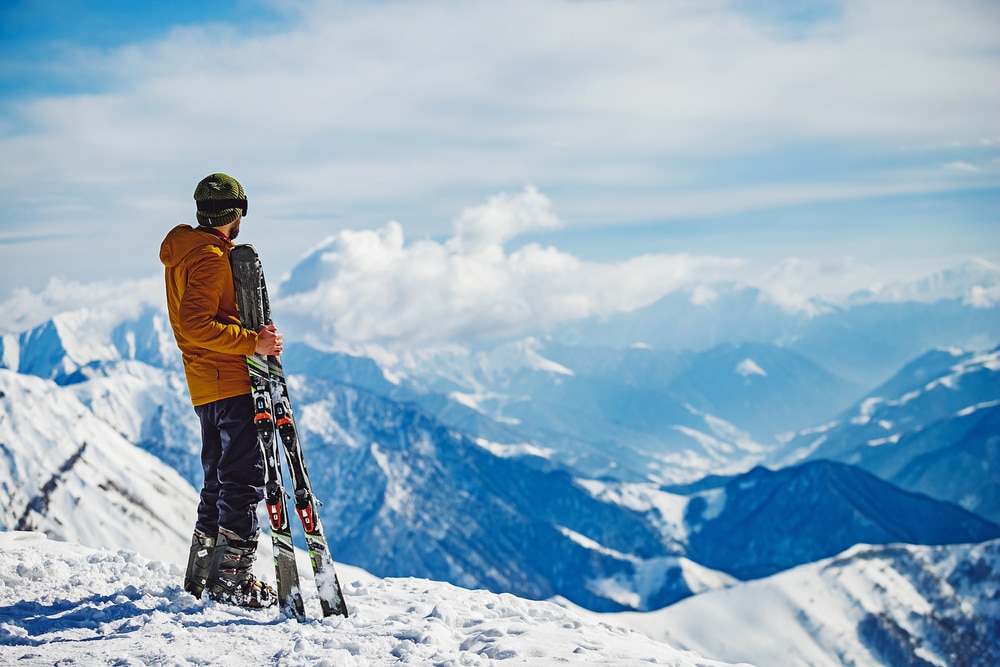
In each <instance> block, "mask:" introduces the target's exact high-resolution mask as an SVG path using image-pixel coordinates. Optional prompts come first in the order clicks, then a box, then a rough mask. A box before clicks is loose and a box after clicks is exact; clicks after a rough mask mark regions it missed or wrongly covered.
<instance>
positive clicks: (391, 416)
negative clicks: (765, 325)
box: [0, 288, 1000, 664]
mask: <svg viewBox="0 0 1000 667" xmlns="http://www.w3.org/2000/svg"><path fill="white" fill-rule="evenodd" d="M720 289H721V288H720ZM745 297H747V295H746V294H743V295H742V296H741V298H745ZM734 298H735V297H734ZM721 299H722V297H720V299H719V300H716V301H714V303H719V301H720V300H721ZM756 303H757V304H758V306H760V307H761V308H765V309H766V308H769V307H770V306H768V305H767V304H766V302H760V301H759V299H758V301H756ZM895 305H899V306H901V307H903V306H905V308H903V309H902V310H901V311H899V312H909V313H916V315H913V317H912V318H911V319H909V320H905V318H904V320H905V322H906V326H909V327H912V328H914V330H915V331H916V333H914V336H913V337H914V338H915V339H920V340H929V339H930V338H933V337H934V336H933V335H931V334H932V333H933V334H934V335H938V334H941V335H942V336H943V335H944V334H943V333H942V332H943V331H945V329H947V327H943V328H942V327H940V326H939V327H938V328H937V329H934V331H936V332H937V333H934V331H931V330H932V329H933V327H929V325H928V326H925V325H922V324H920V322H921V321H923V320H924V319H928V318H930V319H933V317H944V316H945V315H947V313H949V312H952V311H953V310H954V309H956V308H957V309H958V310H960V311H962V312H963V313H965V314H966V315H967V316H968V317H967V318H966V320H965V324H964V325H962V327H960V328H962V330H963V332H964V333H963V334H962V337H963V338H962V340H965V341H968V340H972V339H974V338H976V337H977V336H978V337H980V338H982V339H989V338H990V336H994V334H993V333H991V332H992V329H991V328H990V327H991V326H995V325H994V324H993V323H994V322H995V321H996V315H997V311H998V309H997V308H996V306H989V307H984V306H983V304H981V303H980V304H972V303H963V302H961V301H956V300H945V301H937V302H931V303H919V302H914V303H910V304H878V303H872V302H865V303H863V304H860V305H853V306H850V305H848V306H844V309H843V310H842V311H836V312H833V311H824V313H825V314H819V315H815V314H814V315H813V316H812V318H811V319H806V320H803V321H801V322H799V324H798V325H797V327H798V328H797V331H799V332H800V333H801V332H803V331H806V330H807V329H810V328H813V327H815V329H814V331H813V332H812V333H810V334H809V335H808V336H804V337H799V336H786V335H784V334H782V335H781V336H779V337H777V338H768V339H767V340H731V341H720V342H718V344H715V345H710V346H707V347H701V348H692V349H673V348H668V347H663V348H659V347H657V346H655V345H654V344H652V343H649V342H647V341H637V340H635V339H630V340H631V342H629V343H628V344H627V345H624V346H621V347H616V346H613V345H610V344H599V343H601V341H600V340H598V339H594V340H590V339H588V340H587V345H583V344H581V343H580V342H579V341H577V342H572V341H571V340H569V337H568V334H567V332H566V331H563V332H549V333H548V334H545V335H538V336H529V337H526V338H522V339H518V340H506V341H498V342H496V343H489V344H487V343H480V344H477V345H475V346H471V345H470V346H445V347H439V348H434V349H425V350H410V351H406V352H405V353H401V352H400V351H398V350H389V349H379V348H375V347H369V348H368V349H367V350H365V354H359V350H357V349H350V348H348V347H347V346H343V345H329V346H321V347H313V346H307V345H304V344H290V345H289V346H288V349H287V352H286V359H285V361H286V369H287V370H288V371H289V373H290V374H291V377H290V389H291V392H292V398H293V401H294V405H295V409H296V417H297V422H298V426H299V429H300V431H301V435H302V439H303V448H304V450H305V452H306V456H307V459H308V462H309V467H310V471H311V472H312V475H313V485H314V488H315V490H316V492H317V495H318V496H319V497H320V499H321V500H322V501H323V503H324V506H323V509H322V512H323V517H324V523H325V524H326V525H327V528H328V531H329V532H330V533H331V547H332V550H333V552H334V554H335V558H337V559H338V560H339V561H341V562H347V563H352V564H355V565H358V566H361V567H364V568H365V569H367V570H368V571H370V572H372V573H373V574H375V575H378V576H418V577H423V578H427V579H439V580H444V581H450V582H452V583H455V584H458V585H461V586H464V587H467V588H486V589H489V590H492V591H497V592H513V593H516V594H518V595H521V596H524V597H528V598H534V599H545V598H553V599H561V600H565V601H567V604H575V605H579V606H581V607H585V608H588V609H591V610H595V611H601V612H613V611H620V610H628V609H631V610H641V611H649V610H654V609H660V608H663V607H668V608H670V607H669V606H670V605H675V606H676V605H677V604H678V603H679V601H681V600H685V599H691V600H697V599H700V598H702V597H703V596H707V595H710V594H711V595H718V594H721V593H722V592H724V591H725V590H728V589H732V590H744V589H745V587H748V586H753V585H754V584H752V583H742V582H756V581H770V580H771V579H772V578H774V577H780V576H782V575H783V574H786V573H789V572H794V571H798V570H797V569H796V568H801V567H803V566H805V567H811V566H809V565H808V564H810V563H815V562H817V561H820V560H821V559H829V558H836V557H838V555H840V554H845V553H846V554H849V556H845V557H849V560H850V561H851V562H852V563H853V562H855V561H857V562H861V561H863V560H864V558H865V556H863V555H862V554H863V553H865V552H863V551H858V550H857V548H855V545H858V544H874V545H892V544H910V545H949V544H965V543H973V544H977V543H984V542H986V541H988V540H993V539H996V538H997V537H1000V526H998V525H997V521H998V517H997V509H996V508H997V496H996V494H997V491H996V488H997V484H996V481H997V472H996V471H997V467H996V449H997V447H996V444H997V443H996V438H997V433H998V430H997V421H996V420H997V409H998V406H1000V382H998V380H997V378H998V377H1000V376H998V375H997V373H998V372H1000V362H998V355H1000V350H998V349H997V348H996V346H995V344H996V340H997V338H1000V336H994V337H993V339H992V340H993V345H992V346H991V347H985V348H983V347H980V348H977V349H974V350H961V349H958V348H957V347H954V345H956V339H955V338H950V339H948V341H946V342H947V344H948V345H951V346H952V347H945V348H933V347H931V348H928V349H925V350H922V351H921V352H920V353H919V354H918V355H916V356H914V357H911V358H910V359H909V360H904V361H903V362H901V363H900V364H899V365H898V366H897V371H898V372H896V373H895V374H889V375H886V376H885V377H880V378H879V380H878V381H877V382H871V381H867V380H866V378H869V379H870V376H871V377H873V376H874V375H876V374H877V373H876V372H875V371H874V370H869V372H868V373H858V372H856V366H857V365H861V366H863V365H864V364H863V363H862V361H858V360H863V359H865V358H866V357H867V356H868V355H869V354H870V353H871V351H870V349H869V350H867V351H864V350H862V351H859V352H857V354H856V356H855V361H852V362H849V363H847V364H846V365H845V366H844V367H838V368H837V372H836V373H834V372H831V371H830V370H828V368H829V367H828V366H827V365H825V364H824V363H822V361H821V359H822V355H821V354H819V352H820V351H822V349H824V348H823V346H822V345H818V344H816V345H814V344H810V345H802V344H801V341H802V340H807V341H809V340H812V341H819V340H823V339H824V336H829V337H830V338H831V339H832V338H836V336H834V334H833V333H831V332H832V331H835V330H836V329H837V327H838V326H842V325H843V324H844V323H845V322H849V321H850V322H856V321H860V319H866V320H867V321H868V322H869V327H868V329H867V331H868V332H869V334H871V332H872V331H878V332H880V333H879V334H878V336H876V340H877V342H876V343H874V344H873V347H875V348H879V347H880V346H881V345H883V342H882V339H883V338H889V337H891V336H892V335H897V336H903V335H904V333H903V332H901V331H899V330H898V328H899V327H900V326H901V325H900V324H899V323H898V322H896V321H895V320H894V319H893V318H894V317H895V315H893V314H892V313H890V312H889V311H888V310H883V311H882V312H883V314H882V315H880V316H878V317H876V316H864V317H861V316H860V315H859V314H858V311H857V309H858V308H865V309H868V308H871V309H875V310H877V309H880V308H888V309H891V308H892V307H894V306H895ZM654 306H655V307H651V310H648V311H647V312H637V313H635V317H636V321H635V322H634V323H633V329H634V331H638V330H639V329H640V328H641V327H639V326H638V324H640V323H641V322H643V321H645V320H646V319H649V321H652V319H653V314H654V313H655V312H656V311H657V309H659V308H662V307H663V304H662V303H661V304H656V305H654ZM838 312H839V313H840V314H839V315H838V314H837V313H838ZM873 312H874V311H873ZM981 313H985V314H986V315H991V316H992V318H993V319H992V320H991V319H990V318H988V317H987V318H985V319H984V318H982V317H980V315H981ZM722 314H723V311H721V310H720V311H719V312H718V313H717V315H722ZM897 314H898V313H897ZM824 317H825V318H829V319H826V320H825V322H826V324H825V325H824V324H823V321H821V319H822V318H824ZM852 318H860V319H858V320H855V319H852ZM764 319H766V318H762V319H761V322H763V321H764ZM987 321H988V322H989V324H983V323H985V322H987ZM880 322H881V323H887V322H891V326H890V325H889V324H885V327H883V328H879V327H882V324H878V323H880ZM969 322H978V323H979V324H969ZM980 324H983V326H980ZM594 326H598V324H597V323H595V324H594ZM601 326H606V327H612V328H614V326H617V325H616V323H614V322H605V323H602V324H601ZM692 326H693V325H692ZM748 326H749V324H748ZM921 327H923V328H921ZM963 327H964V328H963ZM581 331H582V329H581ZM894 331H895V333H893V332H894ZM824 332H825V333H824ZM928 332H931V333H928ZM821 334H822V335H821ZM945 337H946V338H947V336H945ZM598 338H599V337H598ZM911 344H915V343H913V342H912V340H909V339H908V342H907V343H906V345H904V347H906V346H909V345H911ZM0 366H2V367H3V368H0V392H2V395H0V406H2V409H3V412H0V475H2V476H3V477H2V480H0V484H2V488H3V489H4V492H5V502H4V510H3V512H4V513H3V528H4V529H5V530H12V529H17V528H30V529H39V530H44V531H45V532H47V533H49V534H50V535H52V536H54V537H58V538H60V539H66V540H71V541H78V542H80V543H82V544H89V545H92V546H109V545H110V546H118V547H125V546H130V547H131V548H138V549H140V550H141V551H143V552H144V553H151V554H155V555H157V556H158V557H163V554H170V556H169V557H170V558H172V559H174V560H175V562H178V563H180V562H183V559H184V558H186V546H187V540H188V537H189V535H190V529H191V525H192V522H193V513H194V506H195V503H196V498H195V491H194V489H195V488H197V487H198V486H200V482H201V479H200V476H201V471H200V469H199V466H198V465H197V451H198V448H199V436H198V433H197V429H196V425H197V420H196V419H195V418H194V415H193V412H192V411H191V408H190V403H189V400H188V397H187V393H186V387H185V384H184V379H183V374H182V372H181V371H180V366H179V359H178V355H177V353H176V349H175V347H174V346H173V341H172V337H171V334H170V332H169V328H168V327H167V326H166V320H165V316H164V314H163V313H162V312H161V311H159V310H158V309H156V308H150V309H146V310H144V311H142V312H140V313H138V314H136V315H134V316H131V317H127V318H124V319H123V318H120V317H119V318H115V317H112V316H110V315H109V314H108V313H107V312H105V311H102V310H100V309H99V308H81V309H79V310H76V311H70V312H66V313H61V314H59V315H56V316H55V317H54V318H52V319H51V320H49V321H47V322H45V323H43V324H41V325H40V326H37V327H33V328H30V329H27V330H24V331H19V332H5V333H4V334H3V335H2V337H0ZM845 368H847V371H844V369H845ZM852 369H854V370H852ZM765 466H767V467H765ZM852 548H855V551H851V549H852ZM886 548H889V547H886ZM913 548H914V549H917V547H913ZM970 553H971V552H969V553H965V554H964V555H963V556H962V559H965V560H969V559H971V560H975V558H977V557H974V556H973V555H970ZM977 553H978V552H977ZM880 558H881V556H880ZM845 562H846V561H845ZM969 567H970V568H971V569H970V570H969V571H968V572H967V573H965V575H961V576H966V575H967V577H966V578H967V579H969V580H970V581H971V577H973V576H974V575H975V572H976V571H977V570H976V569H975V565H974V563H973V564H971V565H969ZM960 574H961V573H960ZM817 576H819V575H818V574H815V573H814V574H812V575H810V577H812V578H814V577H817ZM955 576H956V577H959V576H960V575H958V574H957V575H955ZM764 578H766V579H764ZM959 588H960V587H959ZM712 591H716V593H711V592H712ZM962 595H964V593H963V594H962ZM682 604H683V603H682ZM810 613H812V612H810ZM816 613H817V614H819V611H816ZM983 613H986V612H983ZM986 617H987V618H995V615H994V616H993V617H990V616H989V614H988V613H986ZM809 618H813V617H812V616H809ZM816 618H817V619H818V620H816V621H815V623H817V624H819V625H822V622H823V621H822V615H821V614H820V615H819V616H817V617H816ZM893 618H895V617H893ZM884 620H885V619H882V618H881V617H878V618H876V619H875V620H873V621H867V622H866V624H865V628H866V629H865V630H864V631H865V632H868V633H869V634H870V635H871V636H872V637H883V638H884V637H886V636H891V637H895V636H897V635H898V632H896V630H894V629H893V628H895V627H896V625H899V621H898V620H892V622H889V621H885V622H884V623H883V621H884ZM890 620H891V619H890ZM893 623H895V624H896V625H893ZM817 627H818V626H817ZM858 627H859V628H860V627H861V626H860V625H859V626H858ZM810 632H811V633H812V634H810V636H811V637H816V636H819V634H822V632H821V631H820V630H817V628H816V627H812V628H811V630H810ZM859 632H860V630H859ZM887 633H888V634H887ZM893 633H896V634H893ZM873 641H874V640H873ZM867 645H868V644H866V646H867ZM859 664H860V663H859ZM931 664H936V663H934V662H933V661H931Z"/></svg>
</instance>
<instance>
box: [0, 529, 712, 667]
mask: <svg viewBox="0 0 1000 667" xmlns="http://www.w3.org/2000/svg"><path fill="white" fill-rule="evenodd" d="M299 557H300V560H301V562H300V570H301V571H303V572H307V571H308V566H307V565H306V557H305V555H304V554H302V553H300V554H299ZM261 560H264V559H263V554H262V555H261ZM257 565H258V567H259V566H260V561H258V563H257ZM338 571H339V574H340V579H341V582H342V583H343V585H344V592H345V596H346V598H347V604H348V608H349V610H350V612H351V617H350V618H347V619H344V618H341V617H339V616H338V617H330V618H326V619H320V614H319V601H318V598H317V597H316V596H315V594H314V591H315V588H313V586H312V583H311V582H309V581H307V582H305V583H304V589H305V591H306V611H307V614H308V615H309V616H310V618H308V619H307V620H305V621H304V622H299V621H298V620H295V619H291V618H288V617H286V616H284V615H282V614H280V613H279V612H278V611H276V610H273V609H271V610H258V611H249V610H243V609H239V608H236V607H232V606H229V605H221V604H216V603H214V602H211V601H207V600H206V601H199V600H195V599H194V598H193V597H191V596H190V595H188V594H187V593H185V592H183V590H182V589H181V586H180V584H181V579H182V577H183V572H182V571H181V569H180V568H179V567H178V566H177V565H173V564H167V563H163V562H160V561H150V560H147V559H145V558H143V557H142V556H139V555H138V554H136V553H135V552H133V551H129V550H119V551H111V550H102V549H92V548H88V547H84V546H81V545H78V544H73V543H67V542H56V541H53V540H49V539H47V538H46V537H45V535H44V534H42V533H34V532H8V533H0V663H2V664H18V665H52V664H62V663H73V664H86V665H112V664H113V665H193V664H200V665H204V664H211V665H234V666H235V665H239V666H241V667H242V666H245V665H274V664H277V665H283V666H284V665H288V666H293V665H309V666H320V667H322V666H331V667H332V666H336V667H351V666H361V665H366V666H367V665H442V666H448V665H453V666H458V665H470V666H476V665H479V666H485V665H494V664H497V663H499V662H501V661H502V662H503V663H504V664H530V665H541V666H544V665H565V664H581V663H582V664H601V665H622V666H624V665H644V664H650V665H670V666H673V667H712V666H717V667H718V666H722V665H725V664H726V663H721V662H716V661H712V660H706V659H703V658H701V657H700V656H699V655H698V654H696V653H692V652H689V651H679V650H676V649H673V648H671V647H670V646H668V645H666V644H662V643H659V642H656V641H654V640H652V639H649V638H648V637H646V636H645V635H642V634H640V633H638V632H636V631H633V630H629V629H626V628H623V627H614V626H612V625H609V624H607V623H603V622H600V621H597V620H584V618H583V617H582V616H580V615H578V614H576V613H575V612H572V611H569V610H566V609H564V608H563V607H560V606H558V605H556V604H554V603H550V602H534V601H529V600H524V599H521V598H517V597H515V596H512V595H507V594H503V595H496V594H493V593H489V592H486V591H472V590H466V589H462V588H458V587H455V586H452V585H450V584H446V583H439V582H433V581H428V580H422V579H378V578H375V577H373V576H372V575H370V574H368V573H366V572H364V571H363V570H359V569H356V568H349V567H345V566H342V565H339V566H338ZM307 578H308V577H307ZM310 592H313V593H312V594H310Z"/></svg>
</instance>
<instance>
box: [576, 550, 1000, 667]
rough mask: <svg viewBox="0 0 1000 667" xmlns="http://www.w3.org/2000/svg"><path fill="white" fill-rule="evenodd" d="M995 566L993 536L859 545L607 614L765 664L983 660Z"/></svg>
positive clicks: (987, 661)
mask: <svg viewBox="0 0 1000 667" xmlns="http://www.w3.org/2000/svg"><path fill="white" fill-rule="evenodd" d="M998 572H1000V540H993V541H991V542H984V543H981V544H976V545H948V546H939V547H927V546H913V545H880V546H870V545H857V546H855V547H852V548H851V549H849V550H848V551H846V552H844V553H842V554H840V555H838V556H836V557H834V558H829V559H825V560H822V561H819V562H816V563H809V564H807V565H802V566H799V567H796V568H793V569H791V570H787V571H785V572H781V573H778V574H776V575H773V576H771V577H767V578H765V579H759V580H756V581H750V582H745V583H742V584H739V585H737V586H733V587H731V588H727V589H725V590H717V591H711V592H707V593H704V594H702V595H698V596H695V597H691V598H688V599H686V600H682V601H681V602H678V603H677V604H674V605H672V606H670V607H666V608H665V609H661V610H658V611H655V612H649V613H635V612H623V613H620V614H614V615H609V616H613V617H614V618H615V619H617V620H618V621H619V622H621V623H624V624H626V625H628V626H629V627H632V628H635V629H638V630H642V631H643V632H645V633H646V634H648V635H649V636H651V637H655V638H658V639H662V640H664V641H667V642H669V643H671V644H672V645H675V646H679V647H685V648H690V649H693V650H696V651H698V652H700V653H702V654H703V655H708V656H712V657H713V658H719V659H723V660H733V661H738V660H749V661H753V662H755V663H756V664H759V665H768V666H769V667H801V666H803V665H809V666H810V667H839V666H840V665H854V666H855V667H878V666H880V665H886V664H898V665H904V664H905V665H916V664H920V665H924V666H925V667H930V666H932V665H933V666H936V667H951V666H952V665H976V666H979V665H982V666H983V667H985V666H986V665H995V664H997V663H996V662H995V660H996V658H997V657H998V656H1000V633H997V629H998V628H1000V579H998V578H997V576H996V575H997V573H998ZM582 613H584V614H586V612H582ZM865 629H867V631H868V632H867V634H868V638H867V640H866V639H864V638H862V634H864V632H863V631H864V630H865ZM873 629H874V630H875V631H873ZM879 629H887V630H888V631H886V632H884V633H883V634H881V636H880V635H879V632H877V631H878V630H879Z"/></svg>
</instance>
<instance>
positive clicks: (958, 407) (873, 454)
mask: <svg viewBox="0 0 1000 667" xmlns="http://www.w3.org/2000/svg"><path fill="white" fill-rule="evenodd" d="M998 443H1000V348H997V349H995V350H993V351H991V352H985V353H971V352H962V351H960V350H957V349H952V348H948V349H939V350H933V351H931V352H928V353H927V354H925V355H923V356H921V357H920V358H919V359H916V360H914V361H913V362H912V363H910V364H908V365H907V366H906V367H904V368H903V369H902V370H901V371H900V372H899V373H898V374H897V375H895V376H894V377H893V378H892V379H890V380H889V381H888V382H886V383H885V384H883V385H882V386H880V387H879V388H877V389H875V390H874V391H872V392H871V393H870V394H869V395H868V396H867V397H865V398H864V399H863V400H861V401H860V402H859V403H858V404H856V405H855V406H854V407H852V408H851V409H849V410H847V411H845V412H844V413H843V414H842V415H840V417H839V418H838V419H837V420H836V421H833V422H831V423H829V424H827V425H825V426H823V427H822V428H819V429H813V430H809V431H805V432H803V433H801V434H800V435H799V436H797V437H796V438H795V439H793V440H792V441H791V442H789V443H788V447H787V450H786V452H788V455H787V456H786V458H785V460H786V461H789V460H801V459H802V458H808V459H811V460H815V459H832V460H838V461H845V462H847V463H851V464H853V465H857V466H859V467H861V468H864V469H865V470H868V471H870V472H872V473H873V474H875V475H878V476H879V477H882V478H883V479H886V480H889V481H891V482H892V483H893V484H896V485H898V486H900V487H902V488H904V489H909V490H911V491H916V492H919V493H924V494H927V495H928V496H931V497H934V498H938V499H942V500H948V501H950V502H954V503H957V504H960V505H962V506H963V507H965V508H966V509H969V510H971V511H974V512H976V513H978V514H980V515H982V516H984V517H986V518H988V519H990V520H992V521H1000V484H998V483H997V480H998V478H1000V472H998V471H1000V453H998V452H1000V448H998Z"/></svg>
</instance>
